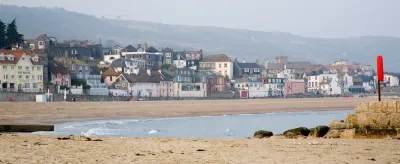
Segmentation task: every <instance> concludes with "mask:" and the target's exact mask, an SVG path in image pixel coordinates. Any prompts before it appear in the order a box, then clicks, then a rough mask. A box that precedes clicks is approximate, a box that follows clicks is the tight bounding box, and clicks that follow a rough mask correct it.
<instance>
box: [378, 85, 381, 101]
mask: <svg viewBox="0 0 400 164" xmlns="http://www.w3.org/2000/svg"><path fill="white" fill-rule="evenodd" d="M378 99H379V101H381V81H379V80H378Z"/></svg>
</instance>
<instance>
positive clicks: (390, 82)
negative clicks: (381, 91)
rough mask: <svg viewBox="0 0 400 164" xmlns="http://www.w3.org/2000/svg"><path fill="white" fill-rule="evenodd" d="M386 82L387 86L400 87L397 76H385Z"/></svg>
mask: <svg viewBox="0 0 400 164" xmlns="http://www.w3.org/2000/svg"><path fill="white" fill-rule="evenodd" d="M383 80H384V82H386V84H387V86H390V87H397V86H399V78H398V77H397V76H395V75H391V74H385V76H384V79H383Z"/></svg>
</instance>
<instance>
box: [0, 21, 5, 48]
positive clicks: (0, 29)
mask: <svg viewBox="0 0 400 164" xmlns="http://www.w3.org/2000/svg"><path fill="white" fill-rule="evenodd" d="M5 43H6V24H5V23H4V22H2V21H1V20H0V49H3V48H5V47H6V45H5Z"/></svg>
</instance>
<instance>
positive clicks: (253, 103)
mask: <svg viewBox="0 0 400 164" xmlns="http://www.w3.org/2000/svg"><path fill="white" fill-rule="evenodd" d="M372 100H375V99H369V98H319V99H262V100H258V99H255V100H253V99H249V100H201V101H199V100H198V101H190V100H187V101H133V102H74V103H72V102H55V103H34V102H18V103H16V102H2V103H0V113H1V115H0V123H19V122H36V123H61V122H68V121H71V120H74V119H84V120H87V119H125V118H126V119H129V118H137V117H182V116H204V115H209V116H211V115H224V114H257V113H271V112H301V111H324V110H353V109H355V107H356V106H357V104H358V103H360V102H366V101H372Z"/></svg>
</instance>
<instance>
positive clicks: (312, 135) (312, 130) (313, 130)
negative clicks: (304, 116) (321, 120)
mask: <svg viewBox="0 0 400 164" xmlns="http://www.w3.org/2000/svg"><path fill="white" fill-rule="evenodd" d="M314 133H315V128H311V129H310V134H308V136H311V137H314Z"/></svg>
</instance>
